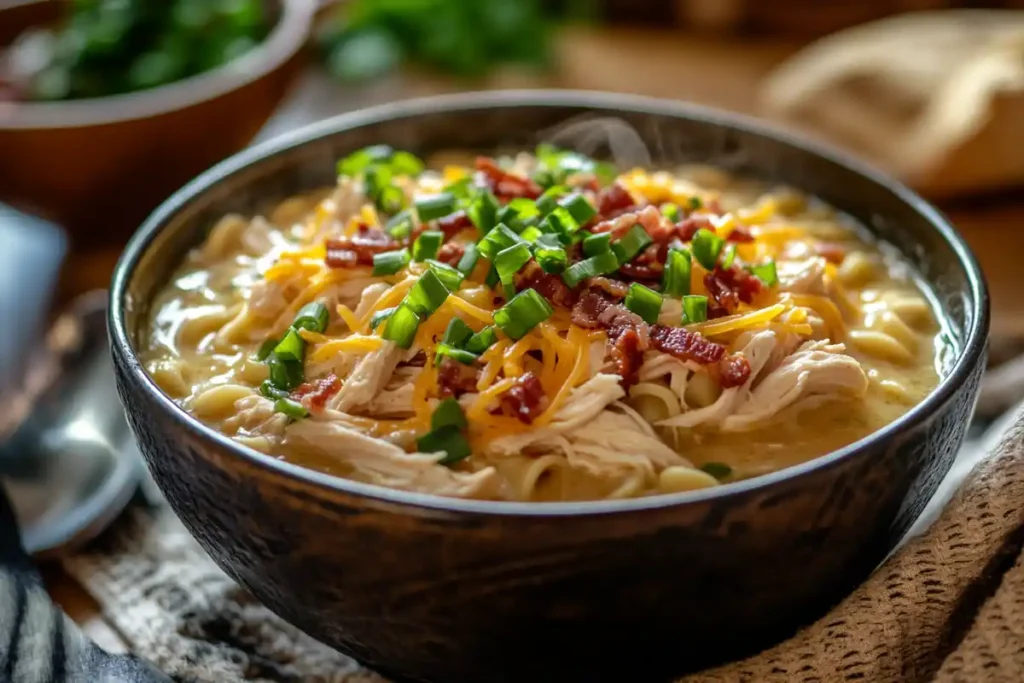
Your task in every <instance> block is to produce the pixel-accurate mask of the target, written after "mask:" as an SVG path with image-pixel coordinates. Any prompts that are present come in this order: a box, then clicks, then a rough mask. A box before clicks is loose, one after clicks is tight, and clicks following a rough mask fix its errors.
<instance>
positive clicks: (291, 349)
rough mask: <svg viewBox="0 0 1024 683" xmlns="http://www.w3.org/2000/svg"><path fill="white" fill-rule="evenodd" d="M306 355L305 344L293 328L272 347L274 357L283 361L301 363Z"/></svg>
mask: <svg viewBox="0 0 1024 683" xmlns="http://www.w3.org/2000/svg"><path fill="white" fill-rule="evenodd" d="M305 354H306V342H305V340H304V339H303V338H302V337H300V336H299V333H298V331H297V330H295V329H294V328H292V329H289V330H288V332H287V333H286V334H285V335H284V338H282V339H281V341H280V342H278V344H277V346H275V347H274V355H275V356H277V357H278V358H280V359H281V360H283V361H294V362H298V363H301V362H302V358H303V356H304V355H305Z"/></svg>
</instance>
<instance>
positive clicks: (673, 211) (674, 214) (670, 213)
mask: <svg viewBox="0 0 1024 683" xmlns="http://www.w3.org/2000/svg"><path fill="white" fill-rule="evenodd" d="M661 215H662V216H664V217H665V218H667V219H668V220H669V221H671V222H672V223H678V222H679V221H680V220H681V219H682V214H681V213H680V211H679V207H678V206H676V205H675V204H662V205H661Z"/></svg>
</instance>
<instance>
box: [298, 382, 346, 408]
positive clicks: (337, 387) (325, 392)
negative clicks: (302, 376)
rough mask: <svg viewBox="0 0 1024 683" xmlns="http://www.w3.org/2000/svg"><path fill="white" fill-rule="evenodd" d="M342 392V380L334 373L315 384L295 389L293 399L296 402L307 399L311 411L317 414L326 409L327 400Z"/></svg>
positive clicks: (302, 385) (308, 383)
mask: <svg viewBox="0 0 1024 683" xmlns="http://www.w3.org/2000/svg"><path fill="white" fill-rule="evenodd" d="M339 391H341V380H340V379H338V376H337V375H335V374H334V373H331V374H330V375H327V376H326V377H323V378H321V379H318V380H315V381H313V382H304V383H302V384H300V385H299V386H297V387H295V390H294V391H293V392H292V398H293V399H295V400H296V401H302V399H304V398H305V399H307V400H306V404H307V406H308V407H309V409H310V410H312V411H314V412H316V411H320V410H323V409H324V406H325V405H327V400H328V399H330V398H331V396H334V395H335V394H336V393H338V392H339Z"/></svg>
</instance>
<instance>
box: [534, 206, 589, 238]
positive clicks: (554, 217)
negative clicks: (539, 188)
mask: <svg viewBox="0 0 1024 683" xmlns="http://www.w3.org/2000/svg"><path fill="white" fill-rule="evenodd" d="M543 223H544V224H546V225H547V226H548V230H549V231H550V232H553V233H555V234H557V235H558V236H559V237H561V238H562V242H563V243H565V244H568V243H570V242H571V241H572V236H573V234H574V233H575V232H576V231H577V230H579V229H580V224H579V223H577V222H576V219H575V218H573V217H572V214H571V213H569V212H568V211H567V210H566V209H564V208H563V207H561V206H559V207H558V208H557V209H555V210H554V211H552V212H551V213H549V214H548V215H547V217H545V218H544V221H543Z"/></svg>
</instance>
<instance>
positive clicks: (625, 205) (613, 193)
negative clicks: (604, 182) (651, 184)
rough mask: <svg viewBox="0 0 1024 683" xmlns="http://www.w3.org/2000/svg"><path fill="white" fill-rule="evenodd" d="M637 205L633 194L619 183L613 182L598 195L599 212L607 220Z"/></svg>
mask: <svg viewBox="0 0 1024 683" xmlns="http://www.w3.org/2000/svg"><path fill="white" fill-rule="evenodd" d="M636 206H637V203H636V200H634V199H633V195H631V194H629V190H627V189H626V188H624V187H623V186H622V185H620V184H619V183H617V182H616V183H612V184H611V185H609V186H608V187H606V188H604V189H603V190H601V191H600V192H599V193H598V195H597V212H598V214H599V215H600V216H601V218H603V219H605V220H607V219H610V218H615V217H616V216H618V215H620V214H622V213H623V212H625V211H629V210H630V209H632V208H634V207H636Z"/></svg>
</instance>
